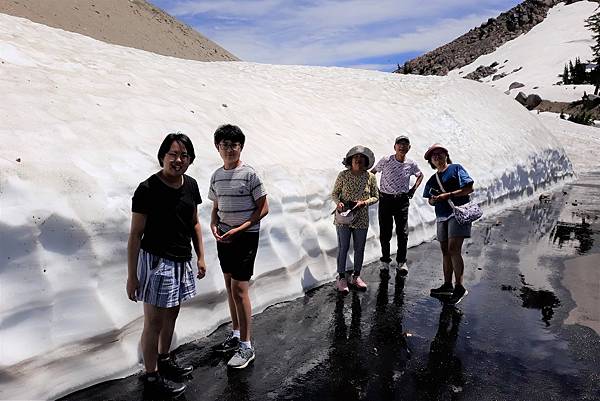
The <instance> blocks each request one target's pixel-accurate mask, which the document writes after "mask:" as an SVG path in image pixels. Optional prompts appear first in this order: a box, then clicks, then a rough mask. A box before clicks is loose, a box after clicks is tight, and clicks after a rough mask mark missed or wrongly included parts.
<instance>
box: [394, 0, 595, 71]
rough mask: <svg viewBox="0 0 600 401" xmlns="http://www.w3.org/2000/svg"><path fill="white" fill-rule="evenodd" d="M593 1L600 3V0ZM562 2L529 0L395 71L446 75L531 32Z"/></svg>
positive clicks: (558, 0) (555, 0) (574, 0)
mask: <svg viewBox="0 0 600 401" xmlns="http://www.w3.org/2000/svg"><path fill="white" fill-rule="evenodd" d="M578 1H580V0H568V1H566V3H567V4H570V3H576V2H578ZM590 1H594V2H600V0H590ZM561 2H562V1H560V0H525V1H524V2H523V3H521V4H519V5H517V6H515V7H513V8H512V9H511V10H509V11H507V12H505V13H502V14H500V16H498V17H497V18H490V19H489V20H488V21H487V22H485V23H483V24H482V25H481V26H480V27H478V28H474V29H471V30H470V31H469V32H467V33H465V34H464V35H462V36H460V37H459V38H457V39H455V40H453V41H452V42H450V43H448V44H446V45H444V46H441V47H439V48H437V49H435V50H432V51H430V52H429V53H426V54H424V55H422V56H419V57H417V58H415V59H412V60H410V61H407V62H406V63H404V66H402V67H401V68H399V69H398V70H396V71H395V72H397V73H405V74H419V75H446V74H447V73H448V71H450V70H453V69H455V68H460V67H462V66H465V65H467V64H469V63H471V62H473V61H474V60H475V59H476V58H478V57H479V56H481V55H483V54H488V53H491V52H493V51H494V50H495V49H496V48H498V47H499V46H501V45H503V44H504V43H506V42H508V41H509V40H512V39H514V38H516V37H517V36H519V35H522V34H524V33H527V32H529V30H530V29H531V28H533V27H534V26H535V25H537V24H539V23H540V22H542V21H543V20H544V18H545V17H546V14H547V12H548V10H549V9H550V8H551V7H553V6H555V5H556V4H558V3H561Z"/></svg>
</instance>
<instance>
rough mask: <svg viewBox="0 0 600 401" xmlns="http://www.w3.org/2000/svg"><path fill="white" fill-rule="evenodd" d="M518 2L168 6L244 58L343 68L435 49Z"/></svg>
mask: <svg viewBox="0 0 600 401" xmlns="http://www.w3.org/2000/svg"><path fill="white" fill-rule="evenodd" d="M162 1H166V0H162ZM516 3H518V0H455V1H452V2H448V1H441V0H431V1H423V0H403V1H401V2H400V1H398V0H378V1H366V0H345V1H341V0H298V1H290V0H249V1H233V0H225V1H204V0H202V1H200V0H199V1H194V0H187V1H178V2H175V3H172V4H171V6H168V7H166V8H167V11H169V12H170V13H172V14H174V15H175V16H177V17H180V18H184V19H186V21H188V22H189V21H192V24H193V25H194V26H195V28H196V29H198V30H199V31H200V32H202V33H203V34H205V35H206V36H208V37H209V38H211V39H212V40H214V41H216V42H217V43H219V44H220V45H221V46H223V47H224V48H226V49H228V50H230V51H231V52H233V53H234V54H235V55H237V56H238V57H240V58H241V59H243V60H246V61H257V62H265V63H276V64H311V65H344V64H348V63H352V61H356V60H361V59H367V58H375V57H385V56H394V55H398V54H399V53H404V52H416V53H420V52H425V51H428V50H431V49H433V48H435V47H437V46H440V45H442V44H444V43H447V42H449V41H451V40H453V39H454V38H456V37H458V36H460V35H461V34H463V33H465V32H467V31H468V30H469V29H471V28H473V27H475V26H478V25H480V24H481V23H482V22H484V21H486V20H487V19H488V18H490V17H495V16H497V15H498V14H499V13H500V12H503V11H506V10H508V9H509V8H511V7H512V6H514V5H515V4H516ZM396 61H397V60H391V62H392V63H394V62H396ZM398 61H400V60H398ZM357 64H358V63H357ZM360 64H362V63H360Z"/></svg>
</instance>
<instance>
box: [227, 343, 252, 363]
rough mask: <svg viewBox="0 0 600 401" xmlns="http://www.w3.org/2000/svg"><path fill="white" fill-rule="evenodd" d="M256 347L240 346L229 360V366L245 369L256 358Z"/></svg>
mask: <svg viewBox="0 0 600 401" xmlns="http://www.w3.org/2000/svg"><path fill="white" fill-rule="evenodd" d="M254 357H255V354H254V348H246V347H244V346H243V345H241V346H240V348H238V350H237V351H236V353H235V354H234V355H233V356H232V357H231V359H230V360H229V362H227V367H229V368H233V369H244V368H245V367H246V366H248V364H249V363H250V362H252V361H253V360H254Z"/></svg>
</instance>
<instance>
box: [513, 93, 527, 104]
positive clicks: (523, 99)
mask: <svg viewBox="0 0 600 401" xmlns="http://www.w3.org/2000/svg"><path fill="white" fill-rule="evenodd" d="M515 100H516V101H517V102H519V103H521V104H522V105H523V106H525V105H526V104H527V95H526V94H524V93H523V92H519V94H518V95H517V96H516V97H515Z"/></svg>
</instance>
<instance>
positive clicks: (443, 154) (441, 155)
mask: <svg viewBox="0 0 600 401" xmlns="http://www.w3.org/2000/svg"><path fill="white" fill-rule="evenodd" d="M445 156H446V153H444V152H433V153H432V154H431V158H434V157H445Z"/></svg>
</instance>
